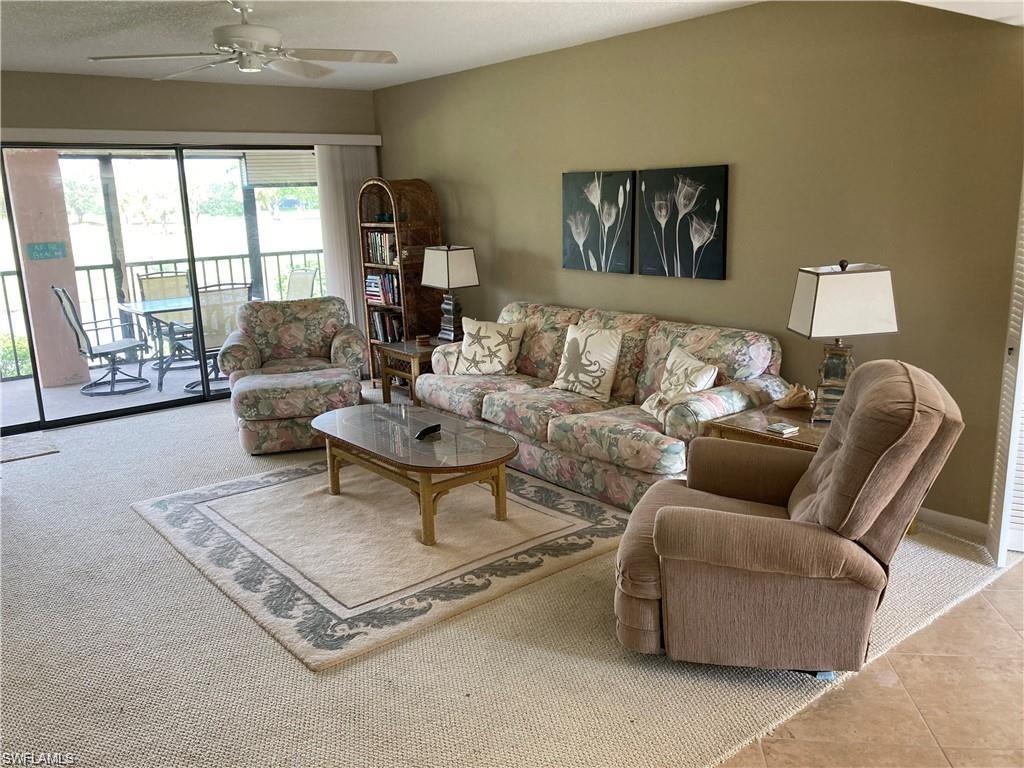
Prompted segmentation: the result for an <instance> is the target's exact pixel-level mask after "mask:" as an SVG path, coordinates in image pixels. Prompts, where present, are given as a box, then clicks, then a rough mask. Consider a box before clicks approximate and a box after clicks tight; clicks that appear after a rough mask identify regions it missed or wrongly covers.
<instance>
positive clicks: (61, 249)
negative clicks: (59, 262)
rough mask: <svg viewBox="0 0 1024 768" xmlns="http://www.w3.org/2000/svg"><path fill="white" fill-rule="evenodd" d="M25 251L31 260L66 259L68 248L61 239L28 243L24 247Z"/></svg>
mask: <svg viewBox="0 0 1024 768" xmlns="http://www.w3.org/2000/svg"><path fill="white" fill-rule="evenodd" d="M25 251H26V253H27V254H28V258H29V259H30V260H31V261H45V260H46V259H66V258H67V257H68V248H67V246H66V245H65V244H64V243H63V242H61V241H55V242H52V243H29V244H28V245H27V246H26V247H25Z"/></svg>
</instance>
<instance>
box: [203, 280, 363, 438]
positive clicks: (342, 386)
mask: <svg viewBox="0 0 1024 768" xmlns="http://www.w3.org/2000/svg"><path fill="white" fill-rule="evenodd" d="M366 358H367V345H366V339H365V337H364V336H363V334H362V333H361V332H360V331H359V329H358V328H356V327H355V326H354V325H352V324H351V323H350V322H349V315H348V307H347V306H345V302H344V301H342V300H341V299H339V298H337V297H334V296H327V297H320V298H313V299H300V300H297V301H251V302H248V303H247V304H243V305H242V306H241V307H239V308H238V327H237V329H236V330H235V331H233V332H232V333H231V335H230V336H229V337H228V338H227V340H226V341H225V342H224V345H223V346H222V347H221V350H220V354H219V355H218V357H217V362H218V365H219V366H220V369H221V370H222V371H224V372H225V373H227V374H229V376H230V381H231V407H232V409H233V410H234V413H235V417H236V418H237V419H238V435H239V439H240V440H241V443H242V447H243V448H244V449H245V450H246V451H248V452H249V453H251V454H259V453H277V452H280V451H295V450H302V449H305V448H314V447H318V446H322V445H323V438H322V437H321V436H318V435H315V434H314V433H313V430H312V428H311V427H310V422H311V421H312V420H313V419H314V418H315V417H316V416H319V415H320V414H321V413H326V412H327V411H330V410H333V409H335V408H344V407H346V406H349V405H359V404H360V403H361V402H362V385H361V383H360V379H361V376H362V367H363V365H364V363H365V362H366Z"/></svg>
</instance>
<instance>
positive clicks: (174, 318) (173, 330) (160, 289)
mask: <svg viewBox="0 0 1024 768" xmlns="http://www.w3.org/2000/svg"><path fill="white" fill-rule="evenodd" d="M136 279H137V280H138V282H139V299H141V300H142V301H152V300H153V299H179V298H182V297H186V296H191V295H192V292H191V289H190V283H189V274H188V272H147V273H145V274H141V275H138V276H137V278H136ZM192 322H193V317H192V312H191V311H189V310H177V311H174V312H161V313H160V314H159V315H153V316H151V317H150V318H149V325H150V327H149V328H147V329H146V330H147V331H148V332H149V335H150V336H153V337H156V339H157V343H158V344H159V343H160V342H161V341H162V339H163V336H164V334H163V332H162V329H161V328H159V327H157V324H160V325H163V326H164V327H165V328H167V329H168V331H167V342H168V351H169V354H168V355H167V356H166V357H164V356H163V355H162V354H160V353H161V351H162V350H159V349H158V350H157V353H158V357H157V359H156V360H154V361H153V367H154V368H156V369H157V370H160V369H163V370H164V371H165V372H166V371H169V370H172V368H173V369H175V370H182V369H187V368H195V367H196V366H197V365H198V361H197V360H196V359H195V356H194V355H193V353H192V346H191V336H192ZM186 341H188V342H189V343H185V342H186ZM182 362H186V363H187V364H186V365H177V366H175V363H182ZM160 384H161V387H160V388H161V389H162V388H163V387H162V385H163V381H162V379H161V381H160Z"/></svg>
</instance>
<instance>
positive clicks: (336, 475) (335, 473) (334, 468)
mask: <svg viewBox="0 0 1024 768" xmlns="http://www.w3.org/2000/svg"><path fill="white" fill-rule="evenodd" d="M340 473H341V461H340V460H339V458H338V455H337V454H336V453H335V452H334V450H333V449H332V448H331V444H330V443H328V444H327V482H328V483H330V489H331V495H332V496H337V495H338V494H339V493H341V477H340Z"/></svg>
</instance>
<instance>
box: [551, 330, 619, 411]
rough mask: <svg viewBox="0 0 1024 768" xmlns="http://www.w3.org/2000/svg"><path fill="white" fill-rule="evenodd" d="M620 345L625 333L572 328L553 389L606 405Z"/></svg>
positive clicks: (609, 398)
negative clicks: (584, 396) (572, 393)
mask: <svg viewBox="0 0 1024 768" xmlns="http://www.w3.org/2000/svg"><path fill="white" fill-rule="evenodd" d="M621 346H622V331H608V330H605V329H604V328H594V327H590V328H583V327H581V326H579V325H570V326H569V333H568V334H566V337H565V348H564V349H563V350H562V361H561V362H560V363H559V364H558V376H556V377H555V380H554V381H553V382H552V383H551V386H552V387H557V388H558V389H564V390H565V391H567V392H578V393H579V394H581V395H586V396H587V397H592V398H594V399H595V400H598V401H600V402H602V403H607V402H608V401H609V400H611V397H612V384H613V383H614V382H615V368H616V366H618V364H619V347H621Z"/></svg>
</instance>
